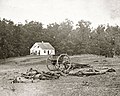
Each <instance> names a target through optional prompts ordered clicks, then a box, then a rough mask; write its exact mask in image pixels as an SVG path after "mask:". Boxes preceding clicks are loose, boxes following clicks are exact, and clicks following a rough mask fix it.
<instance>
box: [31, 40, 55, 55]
mask: <svg viewBox="0 0 120 96" xmlns="http://www.w3.org/2000/svg"><path fill="white" fill-rule="evenodd" d="M30 54H31V55H55V49H54V47H53V46H52V45H51V44H50V43H49V42H43V41H42V42H36V43H35V44H34V45H33V46H32V47H31V49H30Z"/></svg>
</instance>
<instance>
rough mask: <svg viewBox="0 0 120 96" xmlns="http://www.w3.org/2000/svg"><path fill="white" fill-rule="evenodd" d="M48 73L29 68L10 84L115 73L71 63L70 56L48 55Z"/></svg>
mask: <svg viewBox="0 0 120 96" xmlns="http://www.w3.org/2000/svg"><path fill="white" fill-rule="evenodd" d="M46 62H47V68H48V69H49V71H48V72H45V71H42V72H39V71H38V70H34V69H32V68H30V69H29V70H28V71H27V72H26V73H21V75H20V76H17V77H15V78H14V79H13V80H12V83H24V82H34V81H35V80H53V79H59V77H60V76H68V75H72V76H90V75H101V74H105V73H107V72H115V70H114V69H113V68H103V69H102V70H98V69H95V68H94V67H93V66H90V65H89V64H79V63H74V62H71V59H70V56H69V55H67V54H61V55H59V56H53V55H50V56H49V57H48V58H47V60H46Z"/></svg>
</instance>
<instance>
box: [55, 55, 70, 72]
mask: <svg viewBox="0 0 120 96" xmlns="http://www.w3.org/2000/svg"><path fill="white" fill-rule="evenodd" d="M55 66H56V68H58V69H59V70H60V71H63V72H64V71H65V70H67V71H68V70H69V69H70V67H71V60H70V57H69V56H68V55H67V54H61V55H60V56H59V57H58V58H57V62H56V65H55Z"/></svg>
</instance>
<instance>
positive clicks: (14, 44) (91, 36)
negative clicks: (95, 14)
mask: <svg viewBox="0 0 120 96" xmlns="http://www.w3.org/2000/svg"><path fill="white" fill-rule="evenodd" d="M41 41H44V42H50V43H51V44H52V45H53V46H54V48H55V49H56V54H61V53H67V54H69V55H77V54H96V55H103V56H106V57H113V56H114V55H120V27H119V26H118V25H116V26H110V25H109V24H108V25H98V27H97V28H95V29H93V28H91V22H89V21H84V20H80V21H78V23H77V24H76V28H74V26H73V22H72V21H71V20H68V19H66V20H65V21H63V22H61V23H60V24H58V23H51V24H49V25H47V28H44V27H43V24H42V23H41V22H36V21H30V22H28V21H26V23H25V24H14V22H13V21H11V20H7V19H2V20H0V58H8V57H16V56H25V55H29V50H30V48H31V47H32V45H33V44H34V43H35V42H41Z"/></svg>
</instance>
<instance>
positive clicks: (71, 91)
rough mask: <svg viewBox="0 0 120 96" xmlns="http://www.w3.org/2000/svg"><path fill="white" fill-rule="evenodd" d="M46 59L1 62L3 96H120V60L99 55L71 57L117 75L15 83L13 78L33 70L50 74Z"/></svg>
mask: <svg viewBox="0 0 120 96" xmlns="http://www.w3.org/2000/svg"><path fill="white" fill-rule="evenodd" d="M46 58H47V57H44V56H25V57H16V58H8V59H6V60H0V96H120V58H119V57H115V58H105V57H100V56H96V55H76V56H71V61H72V62H75V63H88V64H90V65H92V66H93V67H94V68H99V67H109V68H114V69H115V70H116V72H113V73H106V74H103V75H94V76H87V77H86V76H83V77H77V76H61V77H60V78H59V79H56V80H40V81H39V82H34V83H29V82H28V83H14V84H11V83H10V82H11V80H10V79H12V78H14V77H15V76H18V75H20V73H24V72H26V71H27V69H30V68H33V69H37V70H38V71H48V69H47V67H46Z"/></svg>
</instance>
